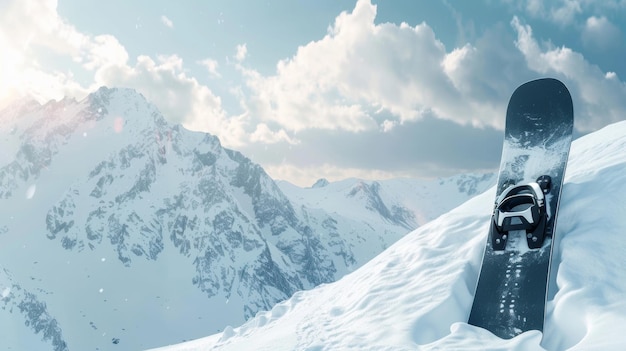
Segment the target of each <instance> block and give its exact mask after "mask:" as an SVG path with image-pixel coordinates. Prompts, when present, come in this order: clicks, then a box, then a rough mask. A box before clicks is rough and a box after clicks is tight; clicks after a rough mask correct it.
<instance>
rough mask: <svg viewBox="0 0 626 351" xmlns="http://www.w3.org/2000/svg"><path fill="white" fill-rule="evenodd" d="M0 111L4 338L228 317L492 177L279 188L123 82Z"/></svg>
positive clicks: (194, 328)
mask: <svg viewBox="0 0 626 351" xmlns="http://www.w3.org/2000/svg"><path fill="white" fill-rule="evenodd" d="M0 121H2V123H1V124H0V149H1V150H3V152H2V153H1V156H0V213H1V214H2V216H3V217H2V218H1V219H0V326H1V328H2V329H3V333H2V338H0V348H1V349H13V350H16V349H18V350H26V349H27V350H46V349H52V350H94V349H99V350H107V349H127V350H134V349H141V348H148V347H155V346H158V345H165V344H172V343H175V342H180V341H183V340H189V339H192V338H197V337H200V336H203V335H206V334H207V332H208V333H210V332H218V331H221V330H222V329H223V328H224V327H225V326H226V325H239V324H241V323H243V322H244V321H245V320H246V319H247V318H249V317H252V316H254V315H255V314H257V312H258V311H262V310H267V309H270V308H272V306H274V305H275V304H276V303H277V302H279V301H283V300H285V299H286V298H288V297H289V296H291V295H292V294H293V293H294V292H296V291H300V290H303V289H310V288H313V287H314V286H317V285H319V284H323V283H329V282H332V281H335V280H336V279H338V278H340V277H342V276H343V275H345V274H346V273H348V272H350V271H353V270H354V269H356V268H357V267H359V266H360V265H362V264H363V263H365V262H367V261H368V260H370V259H371V258H372V257H374V256H375V255H376V254H378V253H380V252H381V251H382V250H384V249H385V248H387V247H389V246H390V245H391V244H392V243H394V242H395V241H396V240H398V239H399V238H401V237H402V236H403V235H405V234H406V233H407V232H409V231H410V230H412V229H414V228H416V227H417V226H419V225H421V224H423V223H425V222H426V221H428V220H431V219H433V218H435V217H436V216H438V215H439V214H441V213H443V212H445V211H447V210H449V209H450V208H452V207H454V206H456V205H458V204H459V203H461V202H462V201H464V200H466V199H468V198H469V197H471V196H472V195H473V194H474V193H475V192H476V191H480V190H483V189H486V188H487V187H488V186H490V185H491V184H493V182H494V181H495V179H492V178H493V176H465V177H455V178H453V179H447V180H440V181H436V182H431V183H428V184H418V183H415V182H411V181H408V180H403V181H395V182H394V181H388V182H366V181H361V180H351V181H348V182H342V183H337V184H335V183H330V184H326V186H324V187H318V188H316V189H315V190H316V191H317V192H313V191H312V190H311V189H298V188H296V187H293V186H290V185H288V184H284V183H282V184H281V187H279V186H277V185H276V183H275V182H274V181H273V180H272V179H271V178H270V177H268V175H267V174H266V173H265V172H264V171H263V169H262V168H261V167H260V166H258V165H256V164H254V163H253V162H251V161H250V160H249V159H248V158H246V157H244V156H243V155H241V154H240V153H238V152H236V151H232V150H228V149H225V148H223V147H222V146H221V145H220V143H219V140H218V139H217V138H215V137H213V136H211V135H208V134H204V133H197V132H190V131H188V130H185V129H184V128H182V127H181V126H178V125H172V124H169V123H168V122H167V121H166V120H165V119H164V118H163V116H162V115H161V114H160V113H159V111H158V110H156V108H155V107H154V106H153V105H151V104H150V103H148V102H147V101H146V100H145V99H144V98H143V96H141V95H140V94H138V93H136V92H135V91H133V90H128V89H108V88H101V89H99V90H98V91H97V92H95V93H94V94H91V95H89V96H88V97H87V98H86V99H84V100H82V101H74V100H70V99H66V100H62V101H59V102H55V101H51V102H49V103H47V104H45V105H43V106H41V105H40V104H38V103H37V102H35V101H31V100H21V101H18V102H16V103H14V104H12V105H11V106H9V107H7V108H6V109H4V110H2V111H0ZM440 183H441V184H440ZM446 184H447V185H446ZM413 187H417V188H419V189H421V190H414V189H412V188H413ZM438 188H440V189H442V190H441V191H439V192H438V190H437V189H438ZM438 193H439V194H440V195H441V196H439V195H435V194H438ZM402 194H408V195H409V197H410V198H408V199H407V198H406V195H405V196H404V197H403V196H402ZM428 194H431V196H430V198H429V199H428V201H427V202H420V201H422V200H421V199H422V197H421V196H428ZM324 197H326V198H328V199H330V200H332V201H322V200H323V199H324ZM338 205H342V206H338ZM6 331H8V332H6ZM35 334H37V335H35Z"/></svg>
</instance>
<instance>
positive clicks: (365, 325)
mask: <svg viewBox="0 0 626 351" xmlns="http://www.w3.org/2000/svg"><path fill="white" fill-rule="evenodd" d="M625 194H626V122H620V123H617V124H613V125H610V126H607V127H605V128H604V129H602V130H599V131H597V132H595V133H592V134H589V135H586V136H584V137H581V138H580V139H578V140H576V141H574V143H573V144H572V149H571V153H570V160H569V163H568V167H567V172H566V175H565V183H564V188H563V194H562V198H561V201H562V202H561V208H560V212H559V224H558V226H557V230H556V233H555V234H556V240H555V242H554V245H555V250H554V260H553V266H552V274H551V279H550V280H551V285H550V286H549V290H548V298H549V299H548V304H547V314H546V324H545V330H544V334H543V335H542V334H541V333H540V332H538V331H529V332H526V333H523V334H521V335H519V336H517V337H515V338H513V339H510V340H504V339H500V338H497V337H496V336H494V335H493V334H491V333H489V332H487V331H486V330H483V329H481V328H477V327H474V326H470V325H468V324H467V323H465V322H466V320H467V317H468V315H469V311H470V308H471V305H472V294H473V292H474V288H475V285H476V281H477V278H478V271H479V268H480V263H481V259H482V255H483V249H484V245H485V240H486V239H487V232H488V229H489V216H490V211H491V208H492V204H493V199H494V196H495V187H494V188H492V189H490V190H488V191H486V192H485V193H483V194H481V195H479V196H477V197H475V198H473V199H471V200H469V201H468V202H466V203H465V204H463V205H461V206H459V207H457V208H456V209H454V210H452V211H450V212H448V213H446V214H445V215H443V216H441V217H439V218H438V219H436V220H434V221H432V222H430V223H428V224H427V225H424V226H422V227H420V228H418V229H417V230H415V231H413V232H412V233H410V234H409V235H407V236H405V237H404V238H402V239H400V240H399V241H398V242H396V243H395V244H394V245H392V246H391V247H390V248H388V249H387V250H385V251H384V252H383V253H381V254H380V255H378V256H377V257H375V258H374V259H373V260H371V261H370V262H368V263H367V264H365V265H364V266H362V267H361V268H360V269H358V270H356V271H354V272H353V273H351V274H348V275H346V276H344V277H343V278H342V279H341V280H339V281H337V282H335V283H331V284H326V285H322V286H319V287H317V288H315V289H313V290H310V291H306V292H298V293H296V294H295V295H294V296H293V297H292V298H291V299H289V300H287V301H284V302H282V303H279V304H278V305H276V306H275V307H274V308H273V309H271V310H270V311H267V312H260V313H258V314H257V315H256V317H255V318H253V319H251V320H249V321H248V322H247V323H245V324H243V325H242V326H240V327H237V328H230V327H229V328H226V329H225V330H224V331H223V332H222V333H219V334H215V335H212V336H209V337H207V338H204V339H199V340H195V341H190V342H187V343H183V344H179V345H172V346H166V347H163V348H159V349H155V350H159V351H195V350H308V351H313V350H416V349H417V350H622V349H623V348H624V346H625V345H626V333H624V326H625V325H626V299H624V297H625V296H626V256H625V255H624V252H626V200H625V199H626V196H625Z"/></svg>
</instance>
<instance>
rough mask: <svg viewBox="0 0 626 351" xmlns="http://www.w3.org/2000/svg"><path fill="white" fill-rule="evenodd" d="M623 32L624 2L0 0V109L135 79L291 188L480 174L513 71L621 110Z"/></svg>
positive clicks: (498, 134) (587, 107)
mask: <svg viewBox="0 0 626 351" xmlns="http://www.w3.org/2000/svg"><path fill="white" fill-rule="evenodd" d="M625 35H626V1H625V0H602V1H600V0H598V1H593V0H555V1H540V0H520V1H514V0H477V1H471V2H470V1H462V0H444V1H425V0H420V1H418V0H394V1H376V0H350V1H347V0H319V1H305V0H280V1H273V0H272V1H244V0H214V1H200V0H187V1H179V2H172V1H165V0H150V1H148V0H138V1H122V0H111V1H96V0H57V1H55V0H0V52H1V53H2V54H1V55H0V108H2V107H3V106H6V105H7V104H8V103H9V102H10V101H12V100H13V99H16V98H19V97H22V96H31V97H33V98H35V99H37V100H38V101H40V102H42V103H44V102H46V101H49V100H51V99H55V100H60V99H62V98H63V97H64V96H68V97H73V98H76V99H82V98H84V97H85V96H86V95H88V94H89V93H90V92H93V91H95V90H96V89H97V88H98V87H100V86H108V87H127V88H133V89H136V90H137V91H138V92H140V93H141V94H143V95H144V96H145V97H146V98H147V99H148V100H149V101H151V102H152V103H154V104H155V105H156V106H157V107H158V108H159V109H160V110H161V112H162V113H163V114H164V116H165V117H166V118H167V119H168V120H169V121H170V122H172V123H181V124H182V125H183V126H185V127H186V128H188V129H192V130H198V131H205V132H209V133H211V134H213V135H216V136H218V137H219V139H220V141H221V143H222V145H223V146H225V147H227V148H231V149H235V150H238V151H240V152H242V153H243V154H244V155H246V156H247V157H249V158H251V159H252V160H253V161H254V162H257V163H259V164H261V165H262V166H263V167H264V169H265V170H266V171H267V172H268V173H269V174H270V176H272V177H273V178H275V179H282V180H287V181H290V182H292V183H294V184H296V185H300V186H310V185H312V184H313V183H314V182H315V180H317V179H319V178H327V179H329V180H331V181H333V180H340V179H344V178H349V177H358V178H366V179H385V178H393V177H414V178H432V177H445V176H450V175H454V174H458V173H466V172H488V171H495V170H496V169H497V167H498V164H499V159H500V150H501V143H502V138H503V130H502V129H503V125H504V116H505V113H506V105H507V102H508V99H509V97H510V95H511V93H512V92H513V90H514V89H515V88H516V87H517V86H519V85H520V84H522V83H524V82H526V81H529V80H532V79H536V78H541V77H554V78H557V79H560V80H561V81H563V82H564V83H565V85H566V86H567V87H568V88H569V90H570V91H571V93H572V97H573V101H574V110H575V119H576V122H575V130H576V136H580V135H584V134H586V133H589V132H591V131H594V130H597V129H599V128H601V127H603V126H605V125H607V124H610V123H613V122H616V121H619V120H623V119H625V116H626V114H625V112H626V85H625V83H624V79H625V77H626V65H624V64H623V62H624V60H625V58H626V36H625Z"/></svg>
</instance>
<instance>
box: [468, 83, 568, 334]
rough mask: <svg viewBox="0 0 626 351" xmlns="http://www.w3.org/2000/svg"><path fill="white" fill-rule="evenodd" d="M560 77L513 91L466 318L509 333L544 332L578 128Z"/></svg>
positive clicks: (474, 323)
mask: <svg viewBox="0 0 626 351" xmlns="http://www.w3.org/2000/svg"><path fill="white" fill-rule="evenodd" d="M573 122H574V116H573V106H572V98H571V96H570V93H569V91H568V90H567V88H566V87H565V85H564V84H563V83H561V82H560V81H558V80H556V79H552V78H544V79H538V80H533V81H530V82H527V83H525V84H523V85H521V86H520V87H518V88H517V89H516V90H515V91H514V92H513V95H512V96H511V99H510V101H509V105H508V108H507V111H506V123H505V131H504V143H503V148H502V158H501V161H500V169H499V174H498V182H497V188H496V200H495V202H494V207H493V213H492V216H491V222H490V228H489V236H488V239H487V243H486V246H485V252H484V256H483V261H482V266H481V269H480V274H479V277H478V283H477V285H476V291H475V295H474V302H473V304H472V309H471V312H470V315H469V320H468V323H469V324H472V325H475V326H478V327H482V328H485V329H487V330H489V331H490V332H492V333H493V334H495V335H496V336H498V337H500V338H503V339H510V338H513V337H515V336H517V335H519V334H521V333H523V332H525V331H529V330H539V331H543V324H544V315H545V305H546V298H547V287H548V278H549V273H550V264H551V258H552V251H553V243H554V233H555V228H556V220H557V214H558V209H559V200H560V197H561V188H562V185H563V175H564V173H565V168H566V165H567V159H568V155H569V149H570V144H571V140H572V129H573Z"/></svg>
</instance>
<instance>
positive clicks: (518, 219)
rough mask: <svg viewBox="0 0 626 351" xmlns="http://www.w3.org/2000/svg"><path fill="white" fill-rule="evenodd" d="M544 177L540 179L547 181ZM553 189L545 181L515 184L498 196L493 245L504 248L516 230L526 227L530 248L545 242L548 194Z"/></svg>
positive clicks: (494, 212) (492, 227)
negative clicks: (510, 235) (510, 233)
mask: <svg viewBox="0 0 626 351" xmlns="http://www.w3.org/2000/svg"><path fill="white" fill-rule="evenodd" d="M543 177H548V178H549V176H541V177H540V178H539V179H541V180H545V178H543ZM547 192H549V188H547V187H546V184H545V183H543V182H542V184H541V185H540V184H539V183H537V182H532V183H528V184H522V185H511V186H509V187H508V188H506V189H505V190H504V191H503V192H502V194H500V196H498V198H497V199H496V203H495V207H494V210H493V215H492V221H491V245H492V247H493V249H494V251H499V250H504V249H505V247H506V242H507V239H508V236H509V232H510V231H512V230H525V231H526V241H527V243H528V248H530V249H537V248H540V247H541V246H542V245H543V241H544V238H545V227H546V221H547V211H546V199H545V194H546V193H547Z"/></svg>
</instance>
